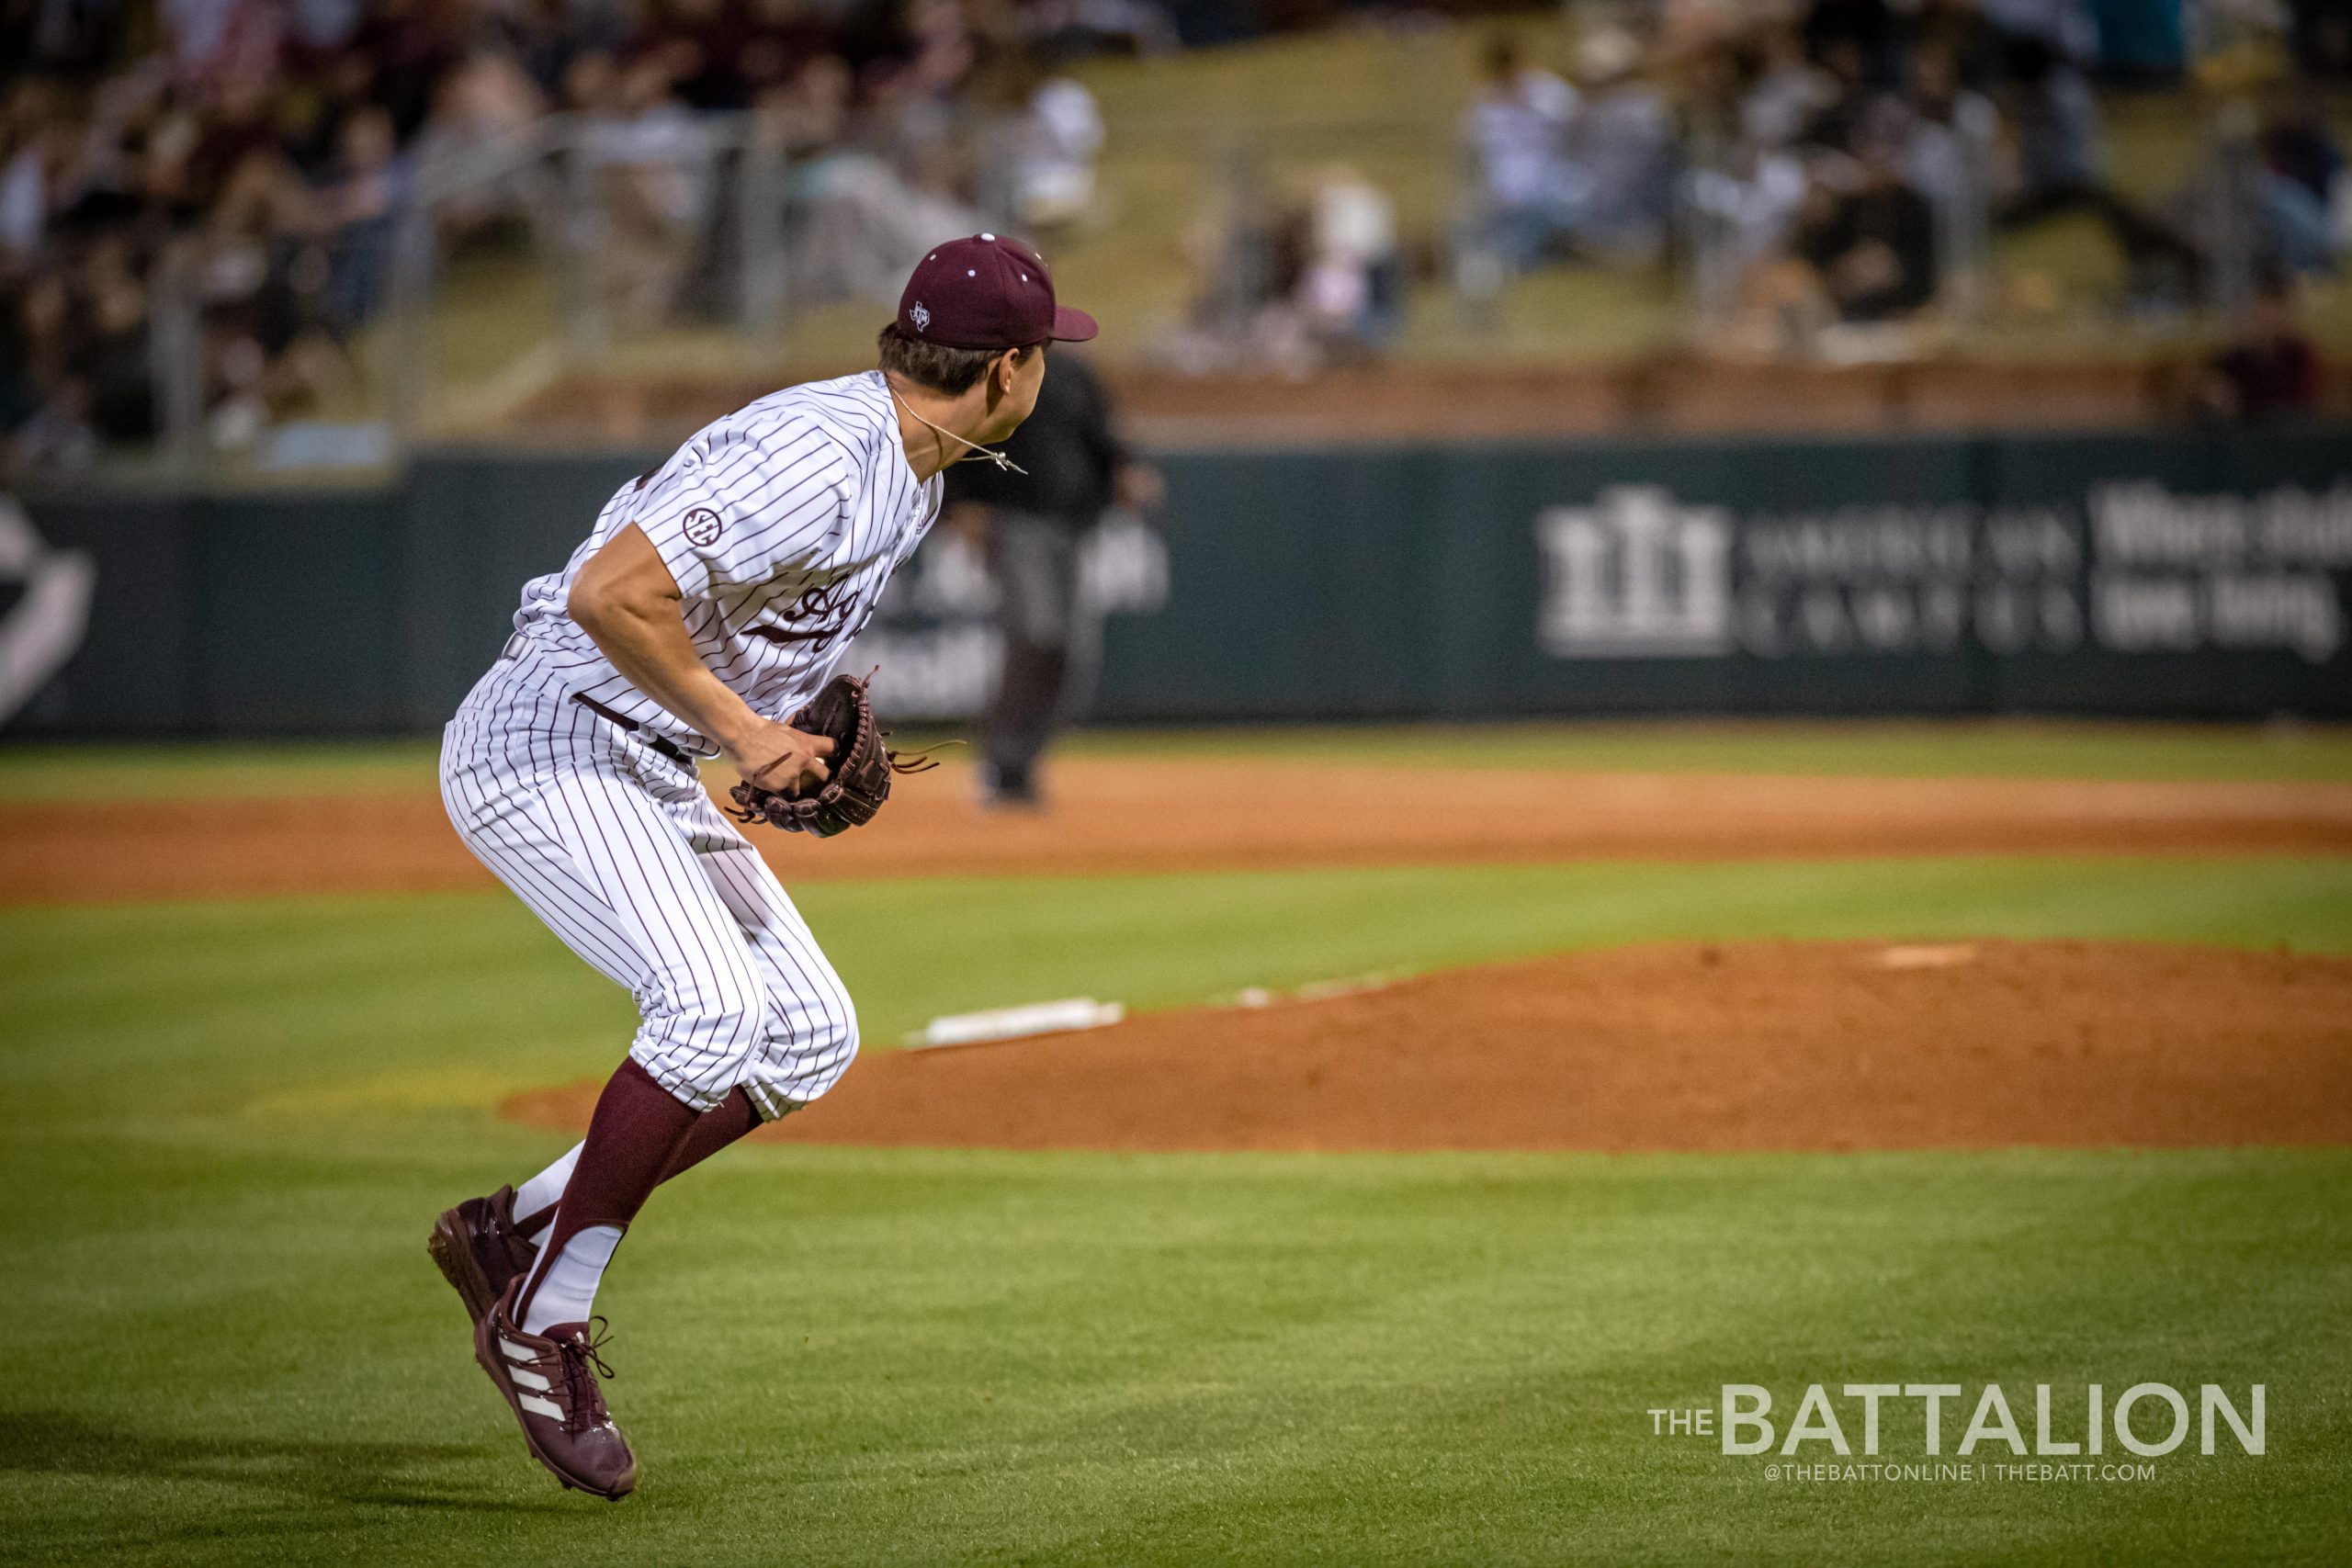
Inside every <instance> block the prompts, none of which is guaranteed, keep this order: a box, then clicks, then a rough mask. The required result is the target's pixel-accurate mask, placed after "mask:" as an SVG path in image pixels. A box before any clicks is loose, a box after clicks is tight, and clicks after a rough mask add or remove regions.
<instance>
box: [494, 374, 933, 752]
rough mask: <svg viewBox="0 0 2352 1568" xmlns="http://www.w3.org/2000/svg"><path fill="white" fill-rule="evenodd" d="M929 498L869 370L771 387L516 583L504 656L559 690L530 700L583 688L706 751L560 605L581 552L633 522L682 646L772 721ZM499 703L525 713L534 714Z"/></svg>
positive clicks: (857, 625)
mask: <svg viewBox="0 0 2352 1568" xmlns="http://www.w3.org/2000/svg"><path fill="white" fill-rule="evenodd" d="M939 497H940V481H939V479H938V478H937V477H936V476H934V477H933V478H932V479H929V480H928V481H925V480H921V479H916V478H915V475H914V470H913V469H912V468H909V467H908V466H907V458H906V452H905V449H904V448H903V447H902V446H900V444H899V420H898V414H897V411H896V410H895V408H894V407H893V406H892V400H891V396H890V388H889V383H888V381H887V380H885V379H884V378H883V375H882V373H881V372H880V371H879V370H868V371H866V372H865V373H864V374H862V375H857V376H844V377H842V378H838V379H836V380H831V381H811V382H809V383H807V384H806V385H803V386H797V387H787V388H786V389H784V390H782V391H780V392H773V393H770V394H769V395H768V396H766V397H764V398H762V399H760V400H758V401H757V402H754V403H751V404H748V405H746V406H745V407H743V408H741V409H738V410H737V411H736V412H733V413H731V414H729V415H728V416H727V417H726V418H724V419H721V420H719V421H718V422H716V423H712V424H709V425H707V426H705V427H704V428H703V429H702V430H701V431H699V432H697V433H696V434H695V435H694V436H693V438H692V439H690V440H688V441H687V442H686V444H685V445H684V446H681V447H679V448H678V450H677V451H676V452H675V453H674V454H673V455H672V457H671V458H670V460H669V461H668V462H666V463H664V464H662V467H661V468H658V469H656V470H654V472H653V473H651V474H650V475H648V476H646V477H645V478H643V479H638V480H634V481H632V482H631V483H629V484H628V485H626V486H624V487H623V488H622V489H621V491H620V492H619V493H618V494H616V495H615V496H614V497H613V499H612V500H611V501H610V502H607V503H606V504H605V510H604V512H603V513H602V514H600V515H599V516H598V517H597V519H596V526H595V530H594V532H593V533H591V534H590V535H589V536H588V538H587V540H586V541H585V542H584V543H582V545H581V547H579V548H578V549H576V550H574V551H573V552H572V554H571V560H570V561H568V562H567V563H565V566H564V569H563V570H561V571H559V572H551V573H549V574H548V576H545V577H541V578H537V579H534V580H533V581H531V582H530V583H529V584H528V585H527V586H526V587H525V589H524V590H523V607H522V608H521V609H520V610H519V611H517V612H516V613H515V632H516V644H513V645H510V649H509V651H510V653H514V654H515V655H517V656H527V662H528V664H529V666H530V667H531V668H532V670H533V671H535V672H536V674H537V677H538V680H539V681H541V682H556V683H560V686H561V688H562V690H561V691H560V693H559V692H548V691H546V690H544V689H542V690H540V691H538V692H535V693H534V694H533V696H534V697H535V698H541V699H544V698H545V697H547V696H550V695H552V696H556V697H557V698H558V699H559V700H561V699H562V698H568V697H569V696H571V695H572V694H581V695H584V696H587V697H590V698H592V699H594V701H596V702H598V703H601V704H603V705H605V706H606V707H609V708H611V709H613V710H614V711H615V712H616V713H620V714H624V715H626V716H628V717H630V718H633V719H635V720H637V721H638V722H639V724H641V725H643V726H644V727H645V728H646V729H647V730H648V731H650V732H651V733H653V734H656V735H660V736H663V737H665V738H667V739H670V740H673V741H674V742H676V743H677V744H678V745H680V746H683V747H684V748H685V749H686V750H691V751H697V752H701V753H704V754H706V755H707V754H709V753H711V752H712V751H714V750H716V748H715V747H713V746H712V745H711V744H710V742H709V741H708V740H707V739H705V738H704V737H702V736H700V735H697V734H695V732H694V731H693V730H692V729H690V728H687V727H686V725H685V724H684V723H683V722H682V721H681V720H680V719H678V718H677V717H676V716H674V715H673V714H671V713H670V712H669V711H668V710H667V709H665V708H663V707H662V705H660V704H659V703H656V702H655V701H654V700H653V699H652V698H650V697H649V696H647V695H645V694H643V693H641V692H639V691H638V690H637V688H636V687H634V686H632V685H630V684H629V683H628V680H627V679H626V678H624V677H623V676H622V674H621V673H620V671H617V670H616V669H614V668H613V665H612V662H611V660H607V659H606V658H605V655H604V654H603V653H602V652H601V651H600V650H599V649H597V647H596V645H595V643H594V641H593V640H591V639H590V637H589V636H588V634H587V633H586V632H584V631H582V629H581V628H580V626H578V625H577V624H576V623H574V622H573V620H572V619H571V615H570V614H569V613H568V612H567V610H566V609H565V602H566V600H567V599H568V597H569V596H570V594H571V584H572V581H573V580H574V579H575V578H577V577H578V576H579V574H580V569H581V568H582V566H583V565H585V564H586V562H587V560H588V558H589V557H591V556H593V555H594V554H595V553H596V551H597V550H598V549H600V548H602V547H603V546H604V544H605V541H606V540H607V539H610V538H611V537H612V536H614V535H615V534H616V533H618V532H620V530H621V529H623V528H625V527H627V526H628V525H629V524H631V523H635V524H636V525H638V527H639V528H640V529H641V530H643V531H644V534H645V536H646V537H647V538H648V539H650V540H651V541H652V543H653V547H654V548H655V549H656V550H657V551H659V552H660V553H661V556H662V561H663V562H664V564H666V565H667V566H668V567H669V569H670V574H671V576H673V577H674V578H675V579H677V582H678V588H679V590H680V592H682V593H683V594H684V616H685V623H686V631H687V633H688V635H689V636H690V637H693V639H694V645H695V653H696V654H697V655H699V656H700V657H701V659H702V660H703V662H704V663H705V664H707V665H708V666H709V667H710V669H711V670H712V671H713V672H714V673H716V674H717V675H718V678H719V679H720V680H721V681H723V682H726V683H727V685H728V686H729V687H730V688H732V689H733V691H734V692H735V694H737V695H738V696H740V697H741V698H742V699H743V700H744V702H746V703H747V704H749V705H751V708H752V711H753V712H754V713H757V714H760V715H762V716H765V717H768V718H774V719H786V718H789V717H790V716H791V715H792V714H793V712H794V711H795V710H797V708H798V707H799V706H800V705H802V704H803V703H805V702H807V701H808V700H809V698H810V697H811V696H814V695H815V694H816V692H817V689H818V688H819V687H820V686H822V685H823V684H824V682H825V680H826V677H827V676H828V675H830V674H831V671H832V667H833V664H834V662H835V661H836V660H838V659H839V658H840V656H841V653H842V649H844V648H846V647H847V646H848V644H849V641H850V639H851V638H853V637H855V636H856V635H857V634H858V632H859V631H860V630H862V629H863V628H864V626H865V623H866V621H867V620H868V619H869V618H870V617H871V616H872V615H873V614H874V606H875V604H876V603H877V602H878V601H879V600H880V599H881V596H882V589H883V586H884V584H885V583H887V582H888V581H889V578H890V574H891V572H893V571H895V570H897V569H898V568H899V564H900V563H901V562H903V561H904V560H905V559H906V558H908V557H909V556H910V555H912V554H913V553H914V549H915V547H916V546H917V545H918V544H920V543H922V536H923V535H924V533H925V532H926V531H928V529H929V528H930V526H931V524H932V521H933V518H934V517H935V516H936V515H937V514H938V511H939ZM516 645H521V646H516ZM510 711H511V712H512V713H513V714H514V715H515V720H516V721H517V722H529V721H530V716H532V715H535V714H537V715H544V714H545V713H546V712H548V707H547V705H546V704H545V703H544V701H531V702H528V703H525V704H522V705H517V706H515V707H514V708H512V709H511V710H510Z"/></svg>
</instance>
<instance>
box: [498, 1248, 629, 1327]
mask: <svg viewBox="0 0 2352 1568" xmlns="http://www.w3.org/2000/svg"><path fill="white" fill-rule="evenodd" d="M620 1244H621V1227H620V1226H618V1225H588V1226H585V1227H583V1228H582V1230H581V1232H580V1234H579V1235H575V1236H573V1237H572V1238H571V1240H570V1241H568V1242H565V1243H564V1244H563V1250H562V1251H561V1252H560V1253H558V1254H556V1256H555V1257H554V1258H542V1259H541V1260H540V1262H539V1267H538V1269H537V1273H538V1276H539V1280H538V1284H537V1288H535V1289H533V1290H532V1291H531V1304H530V1305H529V1307H527V1308H526V1309H525V1311H524V1313H523V1325H522V1327H523V1332H524V1333H526V1334H545V1333H546V1332H547V1331H548V1329H549V1328H550V1327H552V1326H553V1325H556V1324H559V1323H585V1322H587V1321H588V1314H590V1313H592V1312H594V1310H595V1308H596V1285H597V1282H598V1281H599V1280H602V1279H604V1277H605V1265H606V1264H608V1263H610V1262H611V1261H612V1260H613V1248H615V1247H618V1246H619V1245H620Z"/></svg>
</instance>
